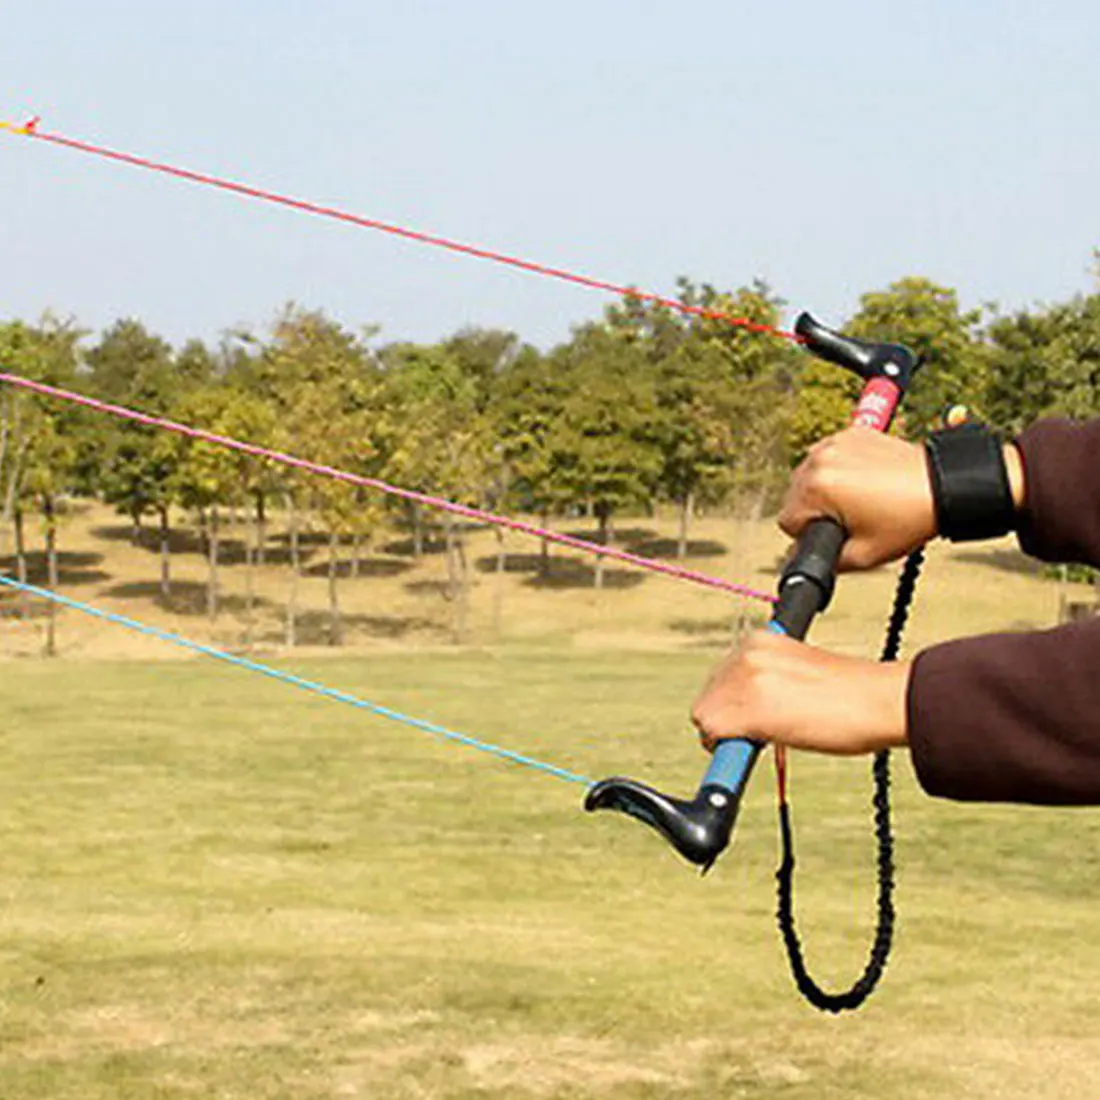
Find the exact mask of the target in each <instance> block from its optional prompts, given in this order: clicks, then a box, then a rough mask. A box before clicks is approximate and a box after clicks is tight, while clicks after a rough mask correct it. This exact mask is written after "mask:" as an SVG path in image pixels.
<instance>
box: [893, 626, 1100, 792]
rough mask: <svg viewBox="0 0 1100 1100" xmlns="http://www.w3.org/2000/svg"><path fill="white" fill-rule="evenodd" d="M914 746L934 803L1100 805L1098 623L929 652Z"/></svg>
mask: <svg viewBox="0 0 1100 1100" xmlns="http://www.w3.org/2000/svg"><path fill="white" fill-rule="evenodd" d="M909 746H910V749H911V751H912V754H913V763H914V765H915V767H916V770H917V776H918V778H919V779H920V783H921V786H922V787H924V789H925V790H926V791H927V792H928V793H929V794H932V795H937V796H939V797H942V798H955V799H959V800H963V801H979V802H1031V803H1037V804H1041V805H1055V806H1058V805H1100V619H1093V620H1091V621H1089V622H1082V623H1071V624H1069V625H1067V626H1061V627H1057V628H1056V629H1054V630H1046V631H1035V632H1032V633H1027V634H991V635H988V636H985V637H980V638H966V639H964V640H962V641H958V642H947V643H946V644H944V645H937V646H933V647H932V648H931V649H928V650H925V651H924V652H923V653H921V654H920V655H919V656H918V657H917V659H916V661H915V662H914V664H913V672H912V675H911V676H910V680H909Z"/></svg>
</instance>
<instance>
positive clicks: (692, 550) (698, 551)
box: [627, 538, 729, 560]
mask: <svg viewBox="0 0 1100 1100" xmlns="http://www.w3.org/2000/svg"><path fill="white" fill-rule="evenodd" d="M679 546H680V544H679V541H678V540H677V539H668V538H653V539H642V540H641V541H640V542H631V543H629V544H628V545H627V549H628V550H629V551H630V552H631V553H632V554H637V555H638V556H639V557H642V558H654V559H656V560H664V559H675V558H676V556H677V551H678V550H679ZM684 551H685V552H684V557H685V558H718V557H721V556H722V555H723V554H726V553H728V551H729V547H728V546H726V544H725V543H723V542H718V541H717V540H715V539H688V541H687V545H686V546H685V548H684Z"/></svg>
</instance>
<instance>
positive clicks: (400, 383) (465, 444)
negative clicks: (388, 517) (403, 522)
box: [378, 344, 494, 638]
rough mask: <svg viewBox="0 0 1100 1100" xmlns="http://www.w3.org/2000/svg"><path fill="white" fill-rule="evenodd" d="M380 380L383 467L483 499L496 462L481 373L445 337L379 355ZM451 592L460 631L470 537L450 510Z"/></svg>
mask: <svg viewBox="0 0 1100 1100" xmlns="http://www.w3.org/2000/svg"><path fill="white" fill-rule="evenodd" d="M380 360H381V369H382V375H383V385H382V389H381V393H380V398H381V401H380V415H379V420H378V429H379V434H380V436H381V437H382V439H381V447H380V450H381V452H382V453H383V454H384V455H385V471H386V475H387V476H388V478H389V479H390V480H391V481H394V482H396V483H398V484H400V485H402V486H403V487H405V488H410V489H415V490H418V491H420V492H423V493H427V494H430V495H432V496H437V497H443V498H445V499H448V500H452V501H456V502H459V503H465V504H470V505H478V504H481V503H482V502H483V501H484V499H485V497H486V495H487V488H488V485H489V484H490V481H491V475H490V470H491V469H492V468H493V466H494V461H493V460H494V450H493V447H494V440H493V439H492V419H491V417H490V415H489V414H488V412H487V410H486V406H487V404H488V400H487V396H486V393H485V388H484V384H483V378H484V375H482V374H481V373H479V372H478V371H469V370H467V369H464V366H465V364H464V362H463V359H462V357H461V355H459V354H457V353H456V352H455V351H454V350H453V349H452V350H448V347H447V346H446V345H439V346H434V347H431V346H422V345H416V344H394V345H391V346H389V347H387V348H384V349H383V350H382V352H381V355H380ZM411 519H412V523H413V542H414V553H419V552H420V549H421V539H422V526H421V515H420V508H419V507H418V506H416V505H413V506H412V507H411ZM443 526H444V537H445V542H446V553H447V598H448V599H449V600H450V601H451V602H452V603H453V604H454V607H455V624H454V633H455V636H456V638H462V637H463V636H464V635H465V632H466V619H467V614H468V608H467V602H468V587H469V576H468V563H467V560H466V551H465V540H464V538H463V534H462V531H461V529H460V528H459V526H458V525H457V524H456V523H455V520H454V516H453V514H452V513H451V512H445V513H444V517H443Z"/></svg>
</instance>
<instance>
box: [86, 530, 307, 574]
mask: <svg viewBox="0 0 1100 1100" xmlns="http://www.w3.org/2000/svg"><path fill="white" fill-rule="evenodd" d="M92 534H93V535H95V536H96V538H101V539H104V540H107V541H111V542H125V543H129V544H130V545H131V546H133V547H134V548H135V549H138V550H145V551H147V552H148V553H150V554H159V553H160V549H161V547H160V530H159V529H158V528H155V527H143V528H142V529H141V531H140V533H139V536H138V541H137V542H136V543H135V542H134V540H133V537H132V535H133V529H132V528H131V527H129V526H128V525H125V524H124V525H121V526H111V527H96V528H93V530H92ZM286 541H287V540H286V539H285V538H284V537H282V536H275V537H273V538H269V539H267V540H266V542H265V545H264V565H265V566H266V565H288V564H289V563H290V550H289V547H287V546H285V545H283V544H285V543H286ZM327 543H328V536H327V535H319V536H317V539H316V541H312V542H309V543H307V541H306V536H305V535H302V536H301V543H300V545H302V546H303V547H308V546H314V545H321V544H326V545H327ZM273 544H274V545H273ZM168 552H169V553H170V554H196V555H198V556H200V557H205V556H206V543H205V542H204V541H203V538H202V536H201V534H200V533H199V532H197V531H194V530H191V529H189V528H182V527H173V528H171V529H170V530H169V532H168ZM310 556H311V552H310V551H309V550H308V549H307V552H306V553H304V554H302V555H301V557H303V558H306V559H308V558H309V557H310ZM247 561H248V550H247V546H246V543H245V541H244V539H239V538H232V537H227V536H223V537H222V538H220V539H219V540H218V564H219V565H226V566H235V565H245V564H246V563H247Z"/></svg>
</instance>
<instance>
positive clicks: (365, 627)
mask: <svg viewBox="0 0 1100 1100" xmlns="http://www.w3.org/2000/svg"><path fill="white" fill-rule="evenodd" d="M340 625H341V629H342V631H343V634H344V641H345V642H347V641H348V640H350V637H351V636H352V635H366V636H368V637H371V638H383V639H385V640H387V641H399V640H400V639H402V638H406V637H408V636H409V635H410V634H412V633H414V632H421V633H423V632H427V633H431V634H439V633H441V632H440V629H439V625H438V624H437V623H434V622H433V621H432V620H431V619H424V618H419V617H417V616H414V615H409V616H399V615H341V616H340ZM296 631H297V637H298V644H299V645H307V646H308V645H328V644H330V642H331V639H332V623H331V620H330V618H329V615H328V613H327V612H324V611H307V612H304V613H303V614H301V615H299V616H298V620H297V626H296Z"/></svg>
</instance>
